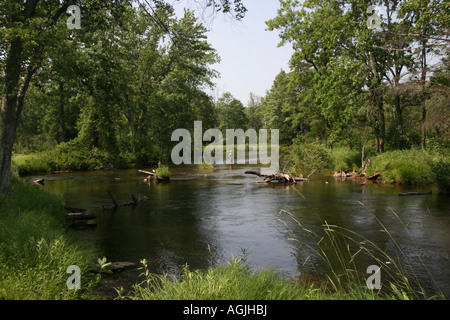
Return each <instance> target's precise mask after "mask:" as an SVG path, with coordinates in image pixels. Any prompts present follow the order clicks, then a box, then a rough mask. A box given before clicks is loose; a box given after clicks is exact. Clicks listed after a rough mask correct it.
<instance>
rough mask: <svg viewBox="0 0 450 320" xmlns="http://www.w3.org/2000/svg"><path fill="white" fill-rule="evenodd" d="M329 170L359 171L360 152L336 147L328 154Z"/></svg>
mask: <svg viewBox="0 0 450 320" xmlns="http://www.w3.org/2000/svg"><path fill="white" fill-rule="evenodd" d="M329 161H330V163H329V169H330V170H333V171H340V170H343V171H349V170H355V171H358V170H361V151H360V150H351V149H350V148H348V147H336V148H334V149H333V150H332V151H331V152H330V160H329Z"/></svg>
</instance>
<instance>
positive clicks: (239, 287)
mask: <svg viewBox="0 0 450 320" xmlns="http://www.w3.org/2000/svg"><path fill="white" fill-rule="evenodd" d="M243 258H244V259H243ZM243 258H233V259H232V260H231V261H230V262H228V264H226V265H221V266H218V267H215V268H209V269H208V270H205V271H200V270H190V269H189V268H188V266H186V267H185V268H184V270H183V274H182V275H181V276H180V277H179V278H174V277H171V276H170V275H168V274H163V275H157V274H152V273H150V272H149V271H148V268H147V262H146V261H145V260H144V261H142V263H143V264H144V268H143V276H144V277H145V280H144V281H143V282H142V283H140V284H137V285H135V286H134V289H133V290H132V292H131V293H130V294H128V295H121V296H120V298H121V299H133V300H303V299H305V300H312V299H321V300H323V299H358V298H359V299H374V298H376V296H374V295H373V294H372V293H371V292H370V291H369V290H367V289H364V288H363V287H360V288H359V289H358V290H355V291H350V292H345V291H344V290H342V291H340V290H339V291H333V290H328V289H327V288H326V287H325V286H324V285H322V286H316V285H314V284H310V283H301V282H297V281H289V280H286V279H283V278H282V277H281V275H280V274H279V273H277V271H276V269H274V268H267V267H266V268H263V269H260V270H258V271H252V270H251V268H250V266H249V265H248V264H247V263H246V262H245V257H243Z"/></svg>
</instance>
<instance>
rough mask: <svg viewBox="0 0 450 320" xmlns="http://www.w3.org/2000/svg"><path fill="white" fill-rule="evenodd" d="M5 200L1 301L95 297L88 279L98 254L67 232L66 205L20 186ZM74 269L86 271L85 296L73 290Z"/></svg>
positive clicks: (0, 227) (0, 206) (0, 224)
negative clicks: (70, 286) (71, 269)
mask: <svg viewBox="0 0 450 320" xmlns="http://www.w3.org/2000/svg"><path fill="white" fill-rule="evenodd" d="M13 189H14V194H13V195H11V196H7V197H1V198H0V212H1V213H0V270H1V277H0V299H7V300H15V299H20V300H35V299H38V300H53V299H80V298H86V297H90V296H93V294H92V292H93V290H92V288H93V284H94V281H90V280H89V279H91V278H92V276H91V275H90V274H89V273H88V270H89V268H90V261H92V259H93V257H94V252H93V251H92V250H91V249H88V248H87V246H85V245H82V244H81V243H80V242H78V241H77V240H76V239H75V238H74V237H73V236H72V235H71V234H69V233H68V232H67V228H66V227H67V226H66V221H65V218H64V207H63V204H62V199H61V198H60V197H58V196H55V195H52V194H48V193H46V192H44V191H42V190H40V189H39V187H38V186H35V185H25V184H22V183H15V184H14V186H13ZM70 265H77V266H79V267H80V269H81V271H82V276H81V279H82V281H81V284H82V289H81V290H69V289H67V285H66V281H67V279H68V277H69V276H70V274H67V273H66V270H67V268H68V267H69V266H70Z"/></svg>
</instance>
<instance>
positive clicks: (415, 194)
mask: <svg viewBox="0 0 450 320" xmlns="http://www.w3.org/2000/svg"><path fill="white" fill-rule="evenodd" d="M425 194H431V191H429V192H403V193H399V194H398V195H399V196H421V195H425Z"/></svg>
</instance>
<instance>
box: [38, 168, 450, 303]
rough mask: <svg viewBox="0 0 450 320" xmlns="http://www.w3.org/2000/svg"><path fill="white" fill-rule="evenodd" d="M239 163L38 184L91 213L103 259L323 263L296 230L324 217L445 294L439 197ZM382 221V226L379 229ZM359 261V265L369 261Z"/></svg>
mask: <svg viewBox="0 0 450 320" xmlns="http://www.w3.org/2000/svg"><path fill="white" fill-rule="evenodd" d="M247 169H249V168H247V167H244V166H236V165H235V166H233V167H232V168H231V169H230V167H229V166H228V165H226V166H225V165H224V166H223V167H218V168H216V169H215V170H201V169H197V168H195V167H176V168H172V170H171V172H172V175H171V181H170V183H167V184H156V183H150V184H148V183H146V182H145V181H144V178H145V176H143V175H142V174H139V173H138V172H137V170H124V171H103V172H83V173H62V174H53V175H47V176H45V177H44V178H45V179H46V183H45V185H44V188H45V189H47V190H49V191H51V192H55V193H59V194H63V195H64V198H65V200H66V204H67V205H68V206H73V207H82V208H87V209H89V210H92V211H95V212H97V213H98V221H97V222H98V225H97V228H95V229H91V230H90V231H89V230H88V231H86V230H85V231H83V232H86V233H90V236H91V237H92V238H94V239H95V242H96V243H97V245H98V246H99V247H100V248H101V250H102V251H103V254H104V255H105V256H106V257H107V258H108V259H109V260H110V261H119V260H120V261H133V262H139V261H140V260H141V259H143V258H145V259H147V260H148V261H149V266H150V269H151V271H154V272H163V271H166V272H177V271H178V270H180V268H182V267H183V266H184V265H186V264H188V265H190V266H191V267H192V268H206V267H208V266H211V265H214V264H216V263H224V261H225V260H229V259H230V258H231V257H232V256H235V257H236V256H239V255H241V254H242V250H243V249H244V250H246V251H247V252H248V253H249V256H248V261H249V262H250V264H251V266H253V267H255V268H258V267H264V266H267V265H273V266H277V267H278V268H279V271H280V272H283V273H284V274H285V275H287V276H292V277H294V276H298V275H299V272H300V270H302V268H301V267H302V266H304V267H308V268H319V269H322V270H326V268H327V266H326V265H325V264H324V263H323V261H322V260H321V259H320V258H319V257H318V255H317V252H315V251H314V250H313V247H312V245H313V244H314V241H317V239H315V238H312V237H311V233H309V232H307V231H305V229H304V227H305V228H306V227H307V230H310V231H311V232H314V233H315V234H316V235H317V236H319V238H320V237H321V236H323V235H324V231H323V226H322V225H323V223H324V222H325V221H326V222H327V223H329V224H333V225H337V226H340V227H343V228H346V229H349V230H352V231H354V232H356V233H358V234H360V235H361V236H363V237H366V238H368V239H370V240H371V241H374V242H375V243H376V244H377V245H378V246H379V247H380V248H383V249H384V250H388V252H391V251H392V252H393V250H394V249H395V248H396V247H397V246H399V247H400V248H401V249H402V250H403V252H404V254H405V257H404V259H407V260H408V259H410V260H411V261H410V262H409V265H410V267H411V268H412V269H417V273H418V274H419V275H420V276H421V277H424V278H426V277H428V276H427V273H431V274H432V275H433V276H434V278H435V279H434V280H435V281H436V282H437V283H438V284H439V285H440V286H441V289H442V291H443V292H444V293H445V294H446V296H447V297H450V285H449V284H450V271H449V266H450V262H449V249H448V248H450V237H449V231H450V213H449V210H448V208H449V203H450V201H449V200H450V199H449V198H448V197H445V196H439V195H436V194H432V195H426V196H417V197H399V196H398V193H399V192H402V191H403V190H401V189H399V188H397V187H391V186H381V185H374V184H367V185H362V184H361V183H360V182H357V181H341V180H336V179H334V178H330V177H320V176H318V175H315V176H313V177H312V179H311V181H309V182H301V183H297V184H296V185H295V186H292V185H291V186H286V185H285V186H282V185H276V184H269V185H266V184H255V183H254V181H256V180H258V178H257V177H255V176H252V175H245V174H244V171H245V170H247ZM32 178H34V177H30V179H32ZM255 178H256V179H255ZM107 190H109V191H110V192H111V193H112V194H113V195H114V196H115V197H116V199H117V201H119V202H129V201H131V195H132V194H133V195H135V196H138V195H141V196H147V197H149V201H147V202H146V203H144V204H140V205H138V206H135V207H133V206H127V207H119V208H117V209H108V208H109V207H111V205H112V202H111V199H110V198H109V196H108V194H107ZM105 208H106V209H105ZM282 210H285V211H286V212H289V213H290V214H287V213H286V212H284V211H282ZM294 218H295V219H296V220H297V221H299V222H301V223H302V225H299V224H298V223H297V222H296V221H295V220H294ZM382 226H384V227H386V229H387V230H388V231H389V233H387V232H381V231H380V229H382ZM393 238H394V239H395V241H394V240H393ZM397 241H398V242H397ZM305 244H307V245H305ZM308 245H310V246H311V247H310V246H308ZM417 256H419V257H420V259H422V261H424V262H426V263H427V265H428V270H423V269H424V268H423V267H421V265H420V259H416V258H417ZM417 260H419V262H417ZM305 261H306V264H305ZM360 264H361V268H362V269H364V268H366V267H367V266H368V265H369V264H372V263H371V261H369V260H366V261H365V260H362V261H361V262H360ZM428 278H429V277H428ZM424 281H425V282H426V280H424ZM430 284H431V283H430Z"/></svg>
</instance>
